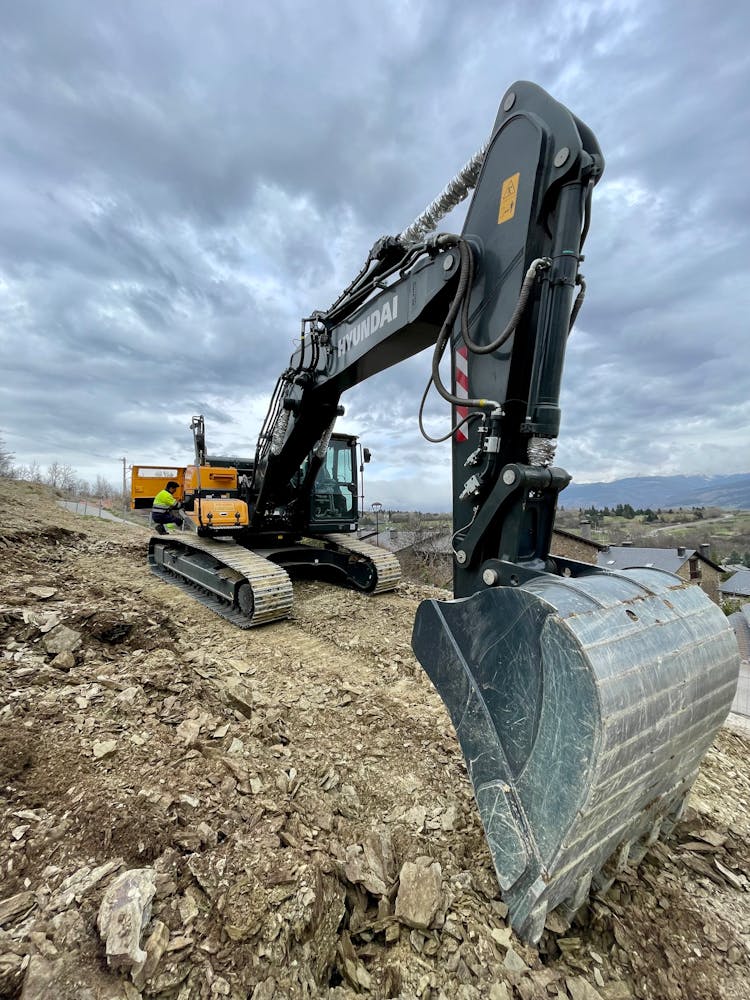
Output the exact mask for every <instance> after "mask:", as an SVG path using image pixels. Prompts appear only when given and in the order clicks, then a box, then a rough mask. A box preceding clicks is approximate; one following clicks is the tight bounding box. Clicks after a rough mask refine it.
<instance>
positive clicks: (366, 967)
mask: <svg viewBox="0 0 750 1000" xmlns="http://www.w3.org/2000/svg"><path fill="white" fill-rule="evenodd" d="M0 515H1V516H0V566H1V567H2V569H1V571H0V657H1V659H0V685H1V686H2V696H1V697H0V843H1V844H2V851H1V853H0V864H1V867H0V997H7V998H13V997H22V998H23V1000H37V998H39V1000H41V998H49V1000H68V998H70V1000H73V998H75V1000H109V998H112V1000H114V998H124V1000H135V998H138V997H159V998H161V1000H177V998H179V1000H192V998H207V1000H208V998H211V1000H212V998H214V997H230V998H234V1000H246V998H250V997H252V998H253V1000H283V998H290V1000H291V998H297V997H300V998H301V997H306V998H317V997H321V998H329V1000H344V998H352V997H355V996H365V997H367V996H370V997H376V998H385V997H391V998H395V997H402V998H406V1000H412V998H419V1000H438V998H445V1000H448V998H453V997H456V998H461V1000H474V998H477V1000H478V998H488V1000H512V998H520V1000H539V998H550V997H552V998H555V997H557V998H569V1000H597V998H602V1000H625V998H629V997H638V998H643V1000H652V998H653V1000H656V998H666V1000H678V998H686V1000H687V998H690V1000H693V998H694V1000H713V998H715V1000H719V998H722V1000H744V998H749V997H750V985H749V984H750V895H748V887H749V885H750V883H749V882H748V879H747V877H746V873H747V872H748V861H749V860H750V819H749V818H748V801H750V768H749V767H748V763H747V756H748V743H747V740H746V737H744V736H743V735H741V734H740V733H736V732H733V731H731V730H728V729H724V730H722V731H721V733H720V735H719V737H718V739H717V741H716V743H715V745H714V747H713V748H712V750H711V751H710V752H709V754H708V756H707V758H706V760H705V762H704V766H703V769H702V772H701V775H700V778H699V780H698V782H697V784H696V786H695V789H694V791H693V794H692V796H691V806H690V808H689V810H688V812H687V814H686V817H685V820H684V821H683V822H682V823H681V824H680V825H679V826H678V827H677V829H676V831H675V832H674V834H673V835H672V837H671V839H669V840H668V841H667V842H659V843H657V844H656V845H654V847H653V848H652V849H651V850H650V851H649V853H648V854H647V855H646V857H645V859H644V861H643V862H642V863H641V865H640V866H639V868H638V870H637V871H634V870H626V871H624V872H623V873H622V875H621V877H620V878H619V879H618V880H617V882H616V883H615V885H614V886H613V887H612V889H610V890H609V892H607V893H606V895H601V896H595V897H593V898H592V899H591V900H590V902H589V904H588V905H587V906H585V907H584V909H583V910H582V911H581V913H580V914H579V917H578V918H577V919H576V922H575V923H574V924H573V926H572V927H571V928H570V929H568V930H565V931H562V930H561V929H560V928H559V927H556V925H555V920H554V915H553V917H552V919H551V920H550V921H549V922H548V927H549V929H548V930H547V931H546V932H545V934H544V936H543V938H542V940H541V942H540V945H539V947H538V948H530V947H526V946H524V945H523V944H521V943H520V942H519V941H518V940H517V939H516V938H515V936H514V935H513V934H512V933H511V932H510V930H509V928H508V926H507V924H506V920H505V915H506V908H505V906H504V904H503V902H502V900H501V898H500V894H499V890H498V887H497V883H496V880H495V877H494V873H493V869H492V865H491V861H490V856H489V852H488V849H487V846H486V844H485V840H484V836H483V833H482V829H481V826H480V823H479V819H478V815H477V813H476V811H475V808H474V803H473V799H472V794H471V789H470V785H469V781H468V778H467V776H466V771H465V767H464V762H463V758H462V756H461V753H460V750H459V748H458V744H457V741H456V738H455V736H454V733H453V730H452V728H451V725H450V723H449V720H448V716H447V713H446V712H445V710H444V708H443V706H442V703H441V701H440V699H439V698H438V696H437V694H436V693H435V692H434V690H433V689H432V687H431V685H430V683H429V681H428V680H427V678H426V676H424V675H423V673H422V671H421V669H420V668H419V667H418V665H417V663H416V661H415V659H414V657H413V655H412V653H411V647H410V636H411V626H412V621H413V617H414V612H415V609H416V606H417V604H418V602H419V600H420V599H421V598H422V597H424V596H428V594H429V593H430V592H429V591H428V590H427V589H426V588H422V587H417V586H414V585H409V584H402V585H401V587H400V588H399V589H398V591H396V592H395V593H393V594H385V595H381V596H378V597H375V598H368V597H365V596H361V595H358V594H353V593H351V592H346V591H342V590H337V589H333V588H331V587H327V586H324V585H322V584H317V583H310V582H304V583H298V584H295V612H294V617H293V619H292V620H290V621H289V622H285V623H282V624H276V625H272V626H266V627H264V628H259V629H255V630H250V631H248V632H242V631H240V630H238V629H236V628H234V627H232V626H231V625H230V624H228V623H226V622H224V621H223V620H221V619H219V618H218V617H216V616H215V615H213V614H212V613H211V612H210V611H208V610H206V609H205V608H203V607H202V606H201V605H199V604H198V603H197V602H195V601H193V600H191V599H190V597H188V596H187V595H186V594H183V593H182V592H180V591H178V590H177V589H175V588H171V587H170V586H168V585H167V584H165V583H162V582H161V581H159V580H157V579H156V578H155V577H153V576H151V575H149V573H148V571H147V568H146V565H145V542H146V538H147V532H146V531H145V529H141V528H139V527H134V526H132V525H126V524H112V523H109V522H103V521H99V520H96V519H94V518H90V517H89V518H83V517H78V516H76V515H75V514H73V513H69V512H67V511H64V510H62V509H60V507H59V506H58V505H57V503H56V497H55V496H54V494H53V493H52V492H51V491H48V490H46V489H44V488H42V487H37V486H32V485H29V484H21V483H14V482H10V481H8V480H0ZM432 593H434V592H432ZM134 870H135V871H136V872H138V873H140V875H139V876H138V877H143V878H145V879H147V880H150V883H149V884H151V886H152V890H153V892H154V896H153V901H152V904H151V915H150V920H149V922H148V924H147V925H146V926H145V929H144V933H143V938H142V941H141V943H142V944H143V945H145V949H144V951H145V965H144V966H143V968H129V967H128V963H127V962H126V961H123V962H122V963H121V964H120V965H119V966H118V965H117V963H116V962H114V960H113V962H112V963H108V960H107V954H106V951H105V942H104V940H103V937H102V934H101V933H100V930H99V927H98V925H97V916H98V913H99V910H100V906H101V903H102V900H103V898H104V897H105V894H106V893H107V892H108V890H110V889H111V888H112V887H113V886H114V883H115V882H116V881H117V879H118V878H120V877H121V876H122V875H123V873H125V872H132V871H134ZM420 873H421V875H422V876H424V879H423V881H424V880H426V881H427V882H429V885H430V886H431V887H432V901H431V902H430V903H429V905H428V903H427V902H426V901H425V900H424V899H421V900H419V901H418V903H419V904H420V905H421V906H422V909H424V907H425V906H426V907H427V913H426V916H425V915H424V914H420V913H419V912H418V911H419V910H420V905H417V906H416V907H415V908H413V909H412V910H411V911H409V908H408V907H407V906H406V904H405V903H404V905H401V904H399V906H400V909H399V907H397V906H396V899H397V894H400V893H401V891H402V890H403V896H402V899H405V898H406V896H407V894H408V893H407V890H408V888H409V886H408V885H407V882H408V881H409V880H412V881H413V885H417V884H418V883H419V878H418V877H417V876H418V875H419V874H420ZM428 876H429V877H428ZM412 887H413V886H412ZM145 916H146V917H147V916H148V913H147V912H146V914H145Z"/></svg>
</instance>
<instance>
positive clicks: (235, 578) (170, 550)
mask: <svg viewBox="0 0 750 1000" xmlns="http://www.w3.org/2000/svg"><path fill="white" fill-rule="evenodd" d="M148 563H149V567H150V569H151V572H152V573H154V574H156V576H158V577H161V579H163V580H166V581H167V582H169V583H171V584H173V585H175V586H177V587H180V588H181V589H182V590H184V591H186V592H187V593H189V594H190V595H191V597H195V598H196V599H197V600H198V601H200V603H201V604H203V605H204V606H205V607H207V608H210V609H211V611H214V612H216V613H217V614H219V615H221V617H222V618H226V620H227V621H230V622H231V623H232V624H233V625H237V626H238V627H239V628H243V629H247V628H253V627H254V626H256V625H265V624H267V623H268V622H273V621H278V620H279V619H282V618H288V617H289V616H290V614H291V612H292V600H293V595H292V582H291V580H290V579H289V575H288V574H287V572H286V570H285V569H283V567H281V566H277V565H276V563H272V562H271V561H270V560H268V559H264V558H263V556H260V555H258V554H257V553H255V552H251V551H250V550H249V549H245V548H243V547H242V546H240V545H236V544H235V543H234V542H232V541H214V540H211V539H207V538H199V537H198V536H197V535H187V534H185V533H180V534H179V535H176V536H175V537H169V536H165V535H154V536H153V537H152V538H151V539H150V540H149V546H148Z"/></svg>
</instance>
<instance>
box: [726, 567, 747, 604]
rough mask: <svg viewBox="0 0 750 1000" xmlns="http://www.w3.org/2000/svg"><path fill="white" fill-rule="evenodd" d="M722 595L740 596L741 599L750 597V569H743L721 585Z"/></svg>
mask: <svg viewBox="0 0 750 1000" xmlns="http://www.w3.org/2000/svg"><path fill="white" fill-rule="evenodd" d="M719 590H720V591H721V593H722V594H738V595H739V596H740V597H750V569H741V570H739V571H738V572H737V573H735V574H734V576H730V577H729V579H728V580H725V581H724V583H720V584H719Z"/></svg>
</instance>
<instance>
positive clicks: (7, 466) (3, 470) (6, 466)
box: [0, 438, 16, 476]
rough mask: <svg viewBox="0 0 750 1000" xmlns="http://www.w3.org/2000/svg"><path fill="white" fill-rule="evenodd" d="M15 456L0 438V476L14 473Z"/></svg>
mask: <svg viewBox="0 0 750 1000" xmlns="http://www.w3.org/2000/svg"><path fill="white" fill-rule="evenodd" d="M15 457H16V456H15V455H14V454H13V453H12V452H10V451H8V449H7V448H6V447H5V441H4V439H3V438H0V476H12V475H13V474H14V471H15V470H14V469H13V459H14V458H15Z"/></svg>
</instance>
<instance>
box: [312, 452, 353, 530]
mask: <svg viewBox="0 0 750 1000" xmlns="http://www.w3.org/2000/svg"><path fill="white" fill-rule="evenodd" d="M357 494H358V484H357V439H356V438H353V437H349V436H347V435H344V434H332V435H331V440H330V443H329V445H328V450H327V451H326V455H325V458H324V460H323V463H322V465H321V466H320V469H319V471H318V474H317V475H316V477H315V484H314V486H313V490H312V493H311V495H310V512H309V531H310V534H317V533H325V534H327V533H329V532H336V531H353V530H356V526H357V521H358V520H359V503H358V500H359V498H358V495H357Z"/></svg>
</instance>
